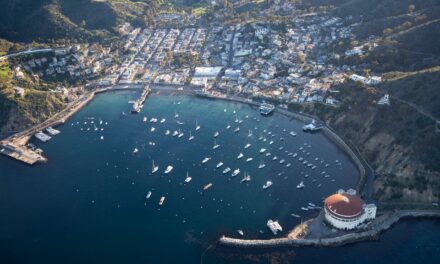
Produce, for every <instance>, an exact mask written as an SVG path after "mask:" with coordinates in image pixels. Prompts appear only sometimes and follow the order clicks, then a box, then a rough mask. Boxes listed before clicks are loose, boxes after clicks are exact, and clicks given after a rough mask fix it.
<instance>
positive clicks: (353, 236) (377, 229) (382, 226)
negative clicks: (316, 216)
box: [218, 210, 440, 249]
mask: <svg viewBox="0 0 440 264" xmlns="http://www.w3.org/2000/svg"><path fill="white" fill-rule="evenodd" d="M409 218H415V219H420V218H436V219H437V218H440V210H401V211H397V210H396V211H393V212H386V213H384V214H383V215H382V216H381V218H376V219H375V221H376V222H375V223H374V225H373V228H371V229H370V230H366V231H361V232H352V233H348V234H344V235H341V236H336V237H320V238H289V237H281V238H272V239H239V238H232V237H227V236H222V237H221V238H220V239H219V241H218V243H219V244H220V245H222V246H226V247H235V248H245V249H264V248H274V247H337V246H343V245H347V244H353V243H357V242H361V241H365V240H373V239H378V238H379V235H380V234H381V233H383V232H385V231H387V230H388V229H390V228H391V227H392V226H393V225H394V224H396V223H398V222H399V221H401V220H404V219H409Z"/></svg>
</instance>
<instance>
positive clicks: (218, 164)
mask: <svg viewBox="0 0 440 264" xmlns="http://www.w3.org/2000/svg"><path fill="white" fill-rule="evenodd" d="M221 166H223V162H221V161H220V162H219V163H217V166H215V167H216V168H217V169H218V168H220V167H221Z"/></svg>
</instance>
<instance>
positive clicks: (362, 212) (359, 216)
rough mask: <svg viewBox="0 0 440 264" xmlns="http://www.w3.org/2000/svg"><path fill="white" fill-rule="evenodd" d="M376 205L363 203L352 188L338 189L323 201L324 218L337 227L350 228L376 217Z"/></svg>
mask: <svg viewBox="0 0 440 264" xmlns="http://www.w3.org/2000/svg"><path fill="white" fill-rule="evenodd" d="M376 209H377V208H376V205H374V204H365V202H364V201H363V200H362V199H361V198H360V197H359V196H357V195H356V191H355V190H353V189H350V190H347V191H344V190H342V189H341V190H339V191H338V193H336V194H333V195H331V196H329V197H327V199H325V201H324V213H325V220H326V221H327V222H328V223H329V224H331V225H332V226H334V227H335V228H338V229H345V230H351V229H355V228H356V227H358V226H359V225H360V224H362V223H364V222H365V221H367V220H370V219H374V218H375V217H376Z"/></svg>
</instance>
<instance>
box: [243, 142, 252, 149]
mask: <svg viewBox="0 0 440 264" xmlns="http://www.w3.org/2000/svg"><path fill="white" fill-rule="evenodd" d="M251 146H252V145H251V144H250V143H247V144H246V145H245V146H244V148H245V149H247V148H250V147H251Z"/></svg>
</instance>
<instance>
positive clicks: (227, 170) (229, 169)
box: [223, 167, 231, 174]
mask: <svg viewBox="0 0 440 264" xmlns="http://www.w3.org/2000/svg"><path fill="white" fill-rule="evenodd" d="M230 171H231V168H229V167H227V168H226V169H224V170H223V174H226V173H228V172H230Z"/></svg>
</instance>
